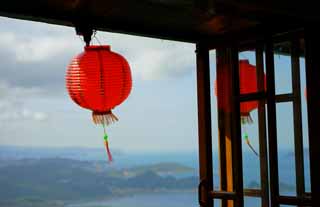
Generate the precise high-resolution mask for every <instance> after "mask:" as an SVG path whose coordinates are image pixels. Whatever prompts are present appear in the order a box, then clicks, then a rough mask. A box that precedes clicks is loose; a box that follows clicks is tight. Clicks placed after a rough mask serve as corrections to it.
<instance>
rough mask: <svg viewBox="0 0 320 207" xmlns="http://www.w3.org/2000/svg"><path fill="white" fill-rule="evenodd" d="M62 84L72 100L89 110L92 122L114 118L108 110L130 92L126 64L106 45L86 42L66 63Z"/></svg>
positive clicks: (129, 77) (124, 60) (127, 65)
mask: <svg viewBox="0 0 320 207" xmlns="http://www.w3.org/2000/svg"><path fill="white" fill-rule="evenodd" d="M66 85H67V89H68V92H69V95H70V97H71V99H72V100H73V101H74V102H76V103H77V104H78V105H80V106H81V107H83V108H86V109H90V110H92V118H93V122H94V123H95V124H106V125H108V124H110V123H112V122H114V121H117V120H118V119H117V117H116V116H115V115H113V113H112V112H111V110H112V109H113V108H114V107H116V106H118V105H119V104H121V103H122V102H123V101H124V100H125V99H126V98H127V97H128V96H129V94H130V91H131V87H132V80H131V72H130V67H129V64H128V62H127V61H126V59H125V58H124V57H122V56H121V55H119V54H117V53H115V52H112V51H110V46H86V47H85V48H84V52H83V53H81V54H79V55H77V56H76V57H74V58H73V59H72V61H71V63H70V64H69V66H68V70H67V75H66Z"/></svg>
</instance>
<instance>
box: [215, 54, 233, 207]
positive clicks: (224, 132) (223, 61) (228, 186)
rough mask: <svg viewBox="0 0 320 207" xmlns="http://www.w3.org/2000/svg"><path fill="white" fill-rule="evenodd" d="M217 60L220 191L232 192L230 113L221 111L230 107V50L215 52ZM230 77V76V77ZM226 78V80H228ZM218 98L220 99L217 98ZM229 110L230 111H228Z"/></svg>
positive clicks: (226, 205)
mask: <svg viewBox="0 0 320 207" xmlns="http://www.w3.org/2000/svg"><path fill="white" fill-rule="evenodd" d="M216 59H217V61H216V62H217V67H216V73H217V86H216V87H217V89H218V88H223V89H224V90H218V91H217V97H218V129H219V138H218V139H219V158H220V190H221V191H227V192H233V175H232V147H231V113H228V112H227V111H225V110H223V108H222V106H223V105H225V106H230V104H231V100H229V99H226V98H227V97H230V96H231V86H230V85H229V84H227V83H230V82H231V80H229V81H227V80H225V78H226V75H224V74H230V73H231V70H232V68H231V64H230V62H231V50H230V49H220V48H218V49H217V50H216ZM230 77H231V76H230ZM230 77H228V78H230ZM219 97H220V98H219ZM222 99H223V100H222ZM230 110H231V109H230ZM221 204H222V205H221V206H222V207H233V201H231V200H229V201H227V200H225V199H222V202H221Z"/></svg>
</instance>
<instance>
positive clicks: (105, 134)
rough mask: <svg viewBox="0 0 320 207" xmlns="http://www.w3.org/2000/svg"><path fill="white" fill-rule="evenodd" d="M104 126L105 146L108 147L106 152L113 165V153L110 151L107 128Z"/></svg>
mask: <svg viewBox="0 0 320 207" xmlns="http://www.w3.org/2000/svg"><path fill="white" fill-rule="evenodd" d="M102 126H103V131H104V136H103V139H104V145H105V147H106V152H107V155H108V162H109V163H111V162H112V155H111V151H110V149H109V142H108V135H107V133H106V128H105V126H104V124H103V125H102Z"/></svg>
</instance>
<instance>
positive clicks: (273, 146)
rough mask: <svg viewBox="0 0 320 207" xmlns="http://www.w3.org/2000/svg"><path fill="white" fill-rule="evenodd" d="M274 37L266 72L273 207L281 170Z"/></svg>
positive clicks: (269, 48)
mask: <svg viewBox="0 0 320 207" xmlns="http://www.w3.org/2000/svg"><path fill="white" fill-rule="evenodd" d="M273 55H274V54H273V42H272V39H267V40H266V73H267V110H268V138H269V139H268V141H269V163H270V201H271V206H272V207H279V203H278V200H277V198H278V196H279V172H278V144H277V119H276V117H277V116H276V99H275V80H274V59H273Z"/></svg>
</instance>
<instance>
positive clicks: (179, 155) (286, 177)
mask: <svg viewBox="0 0 320 207" xmlns="http://www.w3.org/2000/svg"><path fill="white" fill-rule="evenodd" d="M0 148H1V147H0ZM0 152H1V153H0V156H1V157H3V156H4V155H6V156H8V157H15V158H16V159H19V158H47V157H63V158H70V159H77V160H101V158H102V157H103V158H104V157H105V154H104V153H105V152H104V151H103V150H102V149H101V150H100V149H99V150H97V149H85V148H84V149H79V148H69V149H54V150H52V149H51V150H48V149H32V150H30V149H29V148H28V149H24V148H21V149H19V150H17V149H16V148H12V149H11V148H8V147H7V148H5V149H1V150H0ZM304 155H305V156H304V157H305V162H304V166H305V188H306V191H307V192H308V191H310V173H309V162H308V150H307V149H305V150H304ZM278 157H279V163H278V167H279V182H280V186H279V187H280V194H281V195H295V192H296V185H295V164H294V162H295V157H294V153H293V152H292V151H290V150H279V152H278ZM164 162H175V163H179V164H183V165H185V166H189V167H192V168H194V171H191V172H189V173H183V174H176V175H174V176H176V178H182V177H188V176H198V171H199V164H198V154H197V152H176V153H162V152H158V153H151V152H145V153H142V152H141V153H115V154H114V162H113V163H112V166H111V167H115V168H122V167H131V166H138V165H148V164H156V163H164ZM218 169H219V159H218V153H217V152H214V153H213V174H214V188H215V189H217V190H218V189H219V172H218ZM259 169H260V167H259V158H258V157H257V156H256V155H255V154H254V153H252V152H251V151H245V152H243V174H244V177H243V178H244V187H245V188H259V186H260V170H259ZM196 189H197V186H194V189H193V190H190V191H185V192H176V191H173V192H159V193H138V194H130V195H127V196H122V197H115V198H111V199H108V200H97V201H86V202H82V201H81V202H74V203H70V204H68V205H67V206H68V207H189V206H190V207H193V206H199V204H198V193H197V190H196ZM219 203H220V201H219V200H215V201H214V204H215V206H220V205H219ZM245 206H246V207H260V206H261V200H260V198H253V197H245ZM281 207H286V206H285V205H283V206H281Z"/></svg>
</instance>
